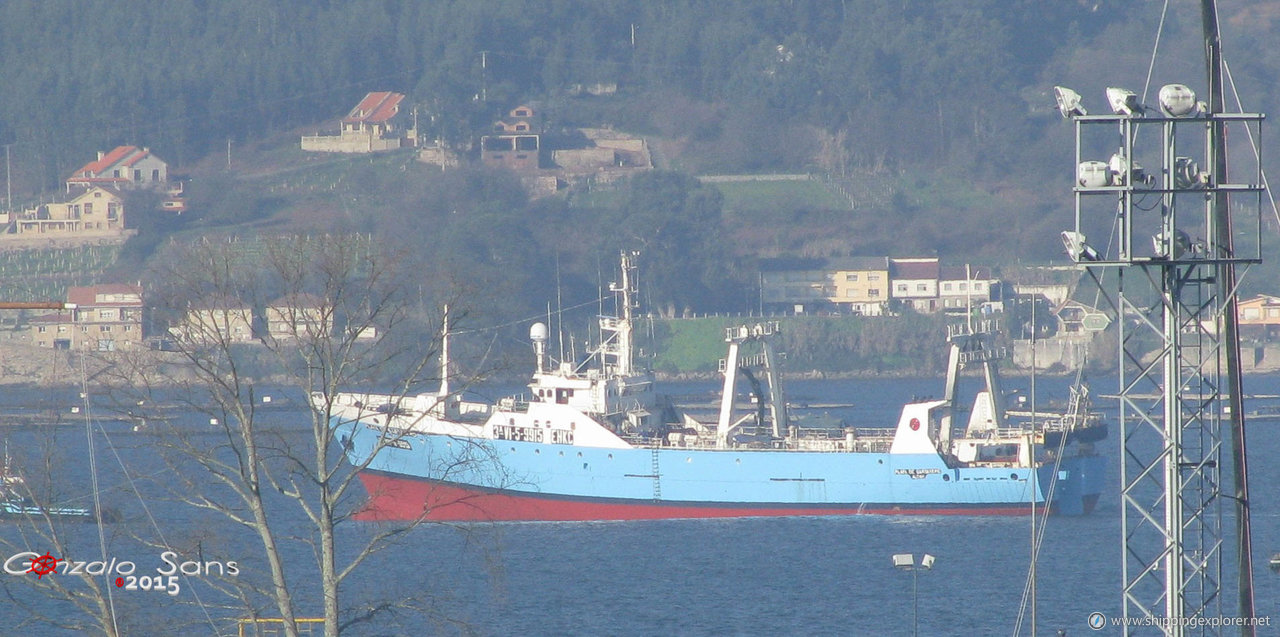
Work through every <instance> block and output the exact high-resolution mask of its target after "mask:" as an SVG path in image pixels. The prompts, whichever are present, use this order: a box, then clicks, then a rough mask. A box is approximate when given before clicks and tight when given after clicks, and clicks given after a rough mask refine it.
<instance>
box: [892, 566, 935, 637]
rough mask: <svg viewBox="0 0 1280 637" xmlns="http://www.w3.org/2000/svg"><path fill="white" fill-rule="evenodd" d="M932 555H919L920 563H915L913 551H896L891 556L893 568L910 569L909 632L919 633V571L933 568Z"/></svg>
mask: <svg viewBox="0 0 1280 637" xmlns="http://www.w3.org/2000/svg"><path fill="white" fill-rule="evenodd" d="M933 561H934V557H933V556H932V555H929V554H928V553H925V554H924V555H922V556H921V557H920V564H919V565H916V556H915V554H914V553H897V554H895V555H894V556H893V565H894V567H895V568H897V569H899V570H903V571H911V634H912V635H919V634H920V593H919V590H920V589H919V585H918V583H919V577H920V576H919V572H920V571H927V570H929V569H932V568H933Z"/></svg>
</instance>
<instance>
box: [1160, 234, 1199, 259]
mask: <svg viewBox="0 0 1280 637" xmlns="http://www.w3.org/2000/svg"><path fill="white" fill-rule="evenodd" d="M1166 243H1168V244H1170V245H1166ZM1151 245H1152V247H1153V248H1155V251H1156V257H1158V258H1161V259H1169V258H1173V259H1181V258H1182V257H1184V256H1186V255H1187V254H1189V253H1194V249H1193V247H1192V245H1191V237H1190V236H1189V235H1187V233H1186V232H1183V231H1182V230H1177V231H1175V232H1174V234H1173V241H1171V242H1170V241H1166V240H1165V233H1164V231H1160V232H1159V233H1157V234H1156V235H1155V236H1153V237H1151Z"/></svg>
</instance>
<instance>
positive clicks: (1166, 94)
mask: <svg viewBox="0 0 1280 637" xmlns="http://www.w3.org/2000/svg"><path fill="white" fill-rule="evenodd" d="M1160 110H1161V111H1163V112H1164V114H1165V115H1168V116H1169V117H1186V116H1187V115H1192V114H1195V113H1197V111H1199V110H1200V109H1199V105H1198V104H1196V92H1195V91H1193V90H1191V89H1190V88H1187V85H1185V84H1165V85H1164V86H1162V87H1160Z"/></svg>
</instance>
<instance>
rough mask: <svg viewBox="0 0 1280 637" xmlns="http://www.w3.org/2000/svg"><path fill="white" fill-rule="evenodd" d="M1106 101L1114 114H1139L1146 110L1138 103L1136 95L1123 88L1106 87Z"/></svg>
mask: <svg viewBox="0 0 1280 637" xmlns="http://www.w3.org/2000/svg"><path fill="white" fill-rule="evenodd" d="M1107 102H1109V103H1110V104H1111V112H1113V113H1115V114H1116V115H1141V114H1142V112H1143V111H1144V110H1146V109H1144V108H1143V107H1142V104H1139V103H1138V95H1137V94H1136V93H1134V92H1133V91H1130V90H1129V89H1125V88H1116V87H1108V88H1107Z"/></svg>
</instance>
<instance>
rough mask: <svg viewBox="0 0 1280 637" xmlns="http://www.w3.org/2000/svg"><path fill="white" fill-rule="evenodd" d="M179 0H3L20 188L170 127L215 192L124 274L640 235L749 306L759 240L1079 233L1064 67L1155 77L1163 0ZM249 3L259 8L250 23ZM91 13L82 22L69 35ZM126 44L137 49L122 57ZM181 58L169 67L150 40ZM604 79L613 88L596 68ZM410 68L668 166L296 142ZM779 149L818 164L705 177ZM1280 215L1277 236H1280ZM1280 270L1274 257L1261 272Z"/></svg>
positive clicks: (426, 114) (677, 304)
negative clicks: (455, 160) (254, 254)
mask: <svg viewBox="0 0 1280 637" xmlns="http://www.w3.org/2000/svg"><path fill="white" fill-rule="evenodd" d="M1220 4H1221V12H1222V14H1223V24H1224V29H1225V34H1224V35H1225V38H1226V41H1227V47H1226V51H1227V55H1228V58H1229V59H1234V58H1232V57H1231V56H1232V54H1233V52H1235V51H1242V52H1244V51H1251V50H1258V51H1265V50H1269V49H1268V48H1267V47H1263V46H1259V44H1261V43H1263V42H1266V41H1268V40H1267V38H1268V37H1269V33H1270V31H1269V29H1268V27H1269V25H1271V24H1273V23H1274V20H1275V19H1276V16H1277V15H1280V2H1250V3H1246V2H1243V1H1242V0H1224V1H1223V2H1221V3H1220ZM168 8H169V9H170V10H167V11H165V12H161V13H157V14H154V15H150V16H149V17H148V19H146V20H135V19H132V17H131V16H129V17H126V16H125V15H123V14H122V13H121V12H119V11H118V10H117V9H116V7H115V5H113V4H112V3H106V2H102V1H97V0H88V1H86V2H82V3H77V5H76V7H75V10H74V11H73V10H71V9H69V8H68V7H66V6H65V5H61V4H58V3H27V2H19V3H6V4H5V5H3V6H2V7H0V59H3V60H5V61H6V62H8V64H7V65H6V68H10V69H12V70H13V72H12V73H7V74H5V75H4V76H3V77H0V88H3V89H4V90H0V141H6V142H7V143H8V145H9V148H10V150H11V151H12V155H13V171H12V173H13V174H12V177H13V184H14V192H15V200H16V201H17V202H22V201H32V200H36V199H39V198H41V197H46V196H48V195H49V193H51V192H53V191H56V190H57V189H58V188H59V184H60V180H61V179H63V178H64V177H65V175H66V174H67V172H68V171H69V170H71V169H72V168H73V167H75V166H77V165H79V164H80V163H82V162H83V160H84V158H85V157H88V156H92V153H94V152H96V151H98V150H102V149H103V148H108V147H110V146H112V145H114V144H119V143H136V144H145V145H147V146H149V147H150V148H152V149H153V150H154V151H155V152H156V153H157V154H159V155H160V156H162V157H164V158H166V159H167V160H168V161H170V162H171V164H172V166H171V169H172V171H173V172H174V173H175V174H179V175H184V176H186V177H188V178H189V183H188V190H189V199H190V202H191V210H192V212H191V213H190V214H188V215H183V217H182V218H173V217H164V216H155V215H136V216H134V217H133V221H132V222H131V223H132V224H136V227H137V229H139V230H140V233H139V235H138V236H137V237H136V238H135V239H133V240H131V241H130V243H129V244H128V245H126V246H125V249H124V250H123V252H122V253H121V257H120V262H119V263H118V264H117V265H116V267H115V268H114V269H112V270H109V271H106V272H105V273H104V274H103V275H102V276H105V277H117V278H120V277H123V278H127V279H134V278H140V276H139V274H140V273H142V272H144V270H145V265H146V262H147V259H148V258H149V256H150V255H151V254H152V253H153V252H154V250H155V249H156V248H157V246H159V245H161V244H162V243H163V242H164V241H167V240H169V239H178V240H184V239H188V238H191V237H195V236H200V235H203V234H209V233H213V234H237V235H252V234H255V233H275V232H304V233H320V232H351V231H355V232H365V233H369V234H371V235H374V236H377V237H378V238H379V240H381V241H383V242H385V244H386V245H387V246H388V247H389V249H395V250H400V251H402V252H403V253H404V255H405V258H409V259H415V260H418V261H420V262H421V268H422V270H421V271H423V272H424V273H426V272H429V273H432V274H431V275H430V276H427V277H424V292H426V293H431V292H432V290H439V289H443V288H450V287H452V288H459V289H466V290H469V291H470V292H471V295H472V298H476V299H477V303H478V304H479V305H481V306H483V307H485V308H487V309H489V310H492V311H495V312H497V313H498V314H499V315H501V316H513V315H527V314H528V313H530V312H534V311H538V310H539V309H541V310H545V302H546V299H548V298H552V297H553V296H555V295H556V293H557V290H559V291H560V294H562V296H564V297H565V298H574V299H590V298H594V297H595V296H596V290H598V289H599V288H600V286H601V284H602V283H606V282H607V277H608V275H607V272H608V271H609V268H608V267H607V264H608V263H609V262H610V261H611V260H612V257H611V256H610V255H612V254H613V253H614V252H615V251H616V250H618V249H620V248H624V247H627V248H640V249H642V250H644V251H646V253H647V256H646V262H647V264H648V265H647V266H646V267H648V268H650V271H649V272H647V274H646V276H647V280H646V283H647V284H648V287H647V289H649V290H651V292H650V294H651V296H650V298H648V299H646V303H647V304H648V306H649V307H651V308H653V309H654V311H657V312H660V313H663V314H667V315H674V314H680V313H683V312H684V311H686V310H693V311H702V312H705V311H741V310H744V309H748V308H750V307H751V303H752V300H753V299H754V298H755V296H756V295H755V292H754V286H755V285H756V283H755V280H756V274H755V272H756V269H755V268H756V266H755V262H756V260H757V259H759V258H765V257H773V256H843V255H895V256H907V255H933V254H937V255H939V256H942V257H944V258H945V259H948V260H951V261H953V262H968V263H975V264H977V263H981V264H988V265H996V266H1001V265H1011V264H1017V263H1019V262H1043V261H1046V260H1051V259H1058V258H1060V252H1061V247H1060V245H1059V240H1058V236H1057V235H1058V232H1059V231H1060V230H1061V229H1062V228H1063V227H1064V224H1066V223H1067V219H1069V215H1070V211H1069V209H1068V207H1069V202H1070V198H1069V194H1068V189H1069V187H1070V180H1071V174H1072V172H1073V171H1072V167H1071V162H1072V161H1073V159H1072V157H1071V156H1070V155H1071V141H1070V135H1071V131H1070V127H1069V126H1068V125H1066V124H1064V123H1063V121H1062V120H1061V119H1060V118H1059V117H1058V115H1057V114H1056V113H1055V112H1054V110H1053V107H1052V98H1051V96H1050V91H1049V89H1050V87H1051V86H1053V85H1054V84H1059V83H1060V84H1064V85H1069V86H1072V87H1075V88H1076V89H1077V90H1079V91H1080V92H1081V93H1082V94H1084V95H1086V99H1087V100H1088V102H1089V103H1090V105H1091V106H1094V107H1100V106H1101V105H1100V102H1101V94H1102V89H1103V87H1105V86H1109V85H1123V86H1131V87H1134V88H1139V87H1141V86H1143V85H1144V84H1145V82H1146V73H1147V70H1148V68H1149V62H1150V61H1151V60H1150V57H1151V45H1152V43H1153V42H1154V39H1155V36H1156V25H1157V24H1159V23H1160V10H1161V8H1162V4H1161V3H1158V2H1140V3H1133V2H1075V3H1072V2H1066V3H1052V4H1050V5H1045V4H1044V3H1040V2H1025V1H1021V0H982V1H979V2H966V3H909V4H907V5H904V7H894V8H891V7H887V6H885V5H884V4H883V3H879V2H874V1H872V0H860V1H853V0H851V1H849V2H842V3H829V2H820V1H813V2H793V3H776V2H748V3H743V4H741V5H740V7H739V10H737V11H732V12H725V11H723V10H722V5H721V4H720V3H716V2H710V1H697V2H690V3H681V4H673V3H641V2H630V1H625V0H618V1H614V2H601V3H575V2H569V3H558V4H548V3H541V2H512V3H502V4H498V3H473V2H463V1H461V0H458V1H451V2H440V3H430V4H425V5H424V4H421V3H413V2H407V1H392V2H372V1H368V2H354V3H344V4H342V5H341V6H333V7H329V6H324V5H314V4H312V3H305V2H301V1H294V0H286V1H282V2H277V3H271V4H269V5H265V6H263V5H261V4H260V3H247V2H242V1H240V0H230V1H228V2H222V3H216V4H212V5H211V4H206V3H196V2H179V3H175V4H171V5H168ZM899 9H901V10H899ZM246 24H247V25H252V26H253V27H254V28H251V29H249V28H233V25H246ZM1197 28H1198V17H1197V15H1196V6H1195V3H1192V2H1174V3H1172V5H1171V9H1170V14H1169V16H1168V19H1167V20H1166V23H1165V28H1164V31H1163V32H1162V33H1161V34H1160V35H1161V38H1162V41H1163V42H1164V43H1165V44H1164V46H1163V48H1162V49H1161V51H1160V56H1158V57H1157V58H1156V62H1157V63H1156V64H1155V65H1154V67H1151V69H1152V78H1151V82H1152V85H1153V86H1159V85H1160V84H1161V83H1163V82H1169V81H1184V82H1187V83H1189V84H1191V85H1192V86H1193V87H1196V86H1199V85H1200V84H1202V83H1203V82H1202V81H1200V80H1198V79H1197V78H1199V76H1200V75H1202V74H1203V71H1202V63H1201V62H1200V60H1199V50H1198V47H1190V48H1188V47H1185V46H1181V45H1179V44H1177V43H1185V42H1195V41H1198V34H1197V33H1196V32H1195V30H1196V29H1197ZM71 30H74V31H75V32H76V33H77V34H78V37H77V38H76V39H75V46H71V47H63V46H56V45H52V44H51V43H54V42H60V41H63V38H61V36H60V34H64V33H66V32H68V31H71ZM215 42H216V43H217V45H216V46H215V45H213V43H215ZM105 59H113V60H119V61H120V62H119V65H120V68H115V69H113V72H111V73H102V72H99V70H100V69H101V64H102V63H101V61H102V60H105ZM157 59H163V60H165V61H166V63H165V64H149V63H147V62H146V61H147V60H157ZM357 59H359V60H374V61H376V62H375V63H373V64H355V63H354V62H353V61H354V60H357ZM1232 68H1233V72H1234V75H1233V78H1234V80H1235V83H1236V85H1237V86H1239V87H1241V90H1242V91H1243V92H1244V93H1243V94H1242V95H1241V96H1240V97H1241V99H1242V101H1243V103H1244V104H1245V105H1246V107H1249V108H1254V107H1255V105H1256V108H1257V109H1258V110H1266V106H1267V105H1268V104H1269V103H1275V91H1277V90H1280V85H1276V84H1275V83H1274V82H1271V81H1270V79H1271V78H1274V77H1275V76H1277V75H1278V74H1280V59H1275V58H1274V56H1272V57H1268V56H1266V55H1261V56H1257V57H1255V58H1252V59H1248V60H1240V61H1239V62H1237V63H1236V64H1234V65H1233V67H1232ZM1098 69H1105V72H1101V73H1100V72H1099V71H1098ZM593 82H594V83H600V84H606V85H610V86H616V89H617V90H616V93H606V94H603V95H594V96H593V95H586V94H583V93H581V92H578V91H575V89H574V87H580V86H582V85H584V84H585V83H593ZM387 89H390V90H398V91H403V92H405V93H406V94H407V95H408V98H407V103H406V104H407V105H411V107H412V108H413V109H414V110H415V113H416V115H417V117H418V121H420V122H421V123H422V124H421V131H420V132H421V133H422V135H423V137H425V138H427V139H440V140H443V141H444V142H445V143H447V144H449V145H451V146H452V147H453V148H456V149H457V150H458V151H459V153H460V154H461V155H462V156H463V158H464V160H469V161H471V162H473V161H474V159H475V155H476V152H477V151H476V148H475V143H476V139H477V135H478V134H479V132H481V131H484V130H486V128H487V127H488V126H491V124H492V122H493V121H494V118H495V117H497V116H499V115H500V114H501V113H503V112H504V111H505V109H507V108H510V107H511V106H512V105H513V104H515V103H517V102H526V101H528V102H532V103H536V104H539V105H540V106H539V107H540V109H541V110H542V111H543V112H544V113H546V114H547V118H546V120H547V126H548V130H549V131H550V132H552V133H555V134H557V135H569V134H571V132H572V131H573V130H574V129H575V127H579V126H601V127H604V126H607V127H613V128H616V129H617V130H624V131H628V132H629V133H632V134H635V135H640V136H643V137H644V138H645V139H646V140H648V141H649V142H650V144H651V146H652V147H653V148H654V149H655V158H656V161H657V164H658V167H659V168H661V169H664V170H662V171H658V172H654V173H652V174H650V175H646V176H643V177H642V178H639V179H637V180H635V181H634V182H633V183H623V184H618V185H616V186H613V187H612V188H605V189H603V190H601V189H593V190H592V191H590V192H569V193H566V194H565V195H563V196H559V197H550V198H542V199H531V198H530V197H529V196H528V195H527V194H526V193H525V192H524V190H523V189H522V188H521V187H520V185H519V182H518V180H517V179H516V178H515V177H514V176H512V175H511V174H509V173H504V172H502V171H496V170H490V169H483V168H478V167H475V166H474V165H464V167H463V168H460V169H457V170H450V171H445V172H443V173H441V172H440V171H438V170H437V169H433V168H431V167H429V166H426V165H423V164H419V163H417V162H415V161H413V159H412V157H411V155H410V154H409V153H407V152H401V153H390V154H385V155H377V156H360V157H345V156H343V157H335V156H331V155H323V154H308V153H303V152H302V151H301V150H300V149H299V148H298V139H299V137H300V136H301V135H303V134H312V133H314V132H315V131H317V130H332V128H333V127H334V126H335V125H334V123H333V121H334V118H335V117H338V116H340V115H341V114H342V113H344V112H345V111H346V109H348V108H350V106H351V104H353V103H355V101H356V100H357V99H358V98H359V96H360V95H363V94H364V92H365V91H368V90H387ZM31 95H41V96H43V97H44V101H43V102H42V108H40V109H31V108H28V105H29V100H28V99H27V97H28V96H31ZM408 108H409V106H406V110H408ZM467 163H468V161H464V164H467ZM668 171H669V172H668ZM771 172H781V173H798V174H808V175H813V176H814V177H815V181H812V182H804V183H769V184H762V183H754V182H743V183H737V182H734V183H715V184H699V183H698V182H696V181H694V180H692V179H691V178H690V176H691V175H706V174H743V173H771ZM1269 223H1270V221H1269ZM1269 230H1271V232H1269V233H1268V239H1267V240H1268V241H1269V242H1280V241H1277V239H1276V238H1275V232H1274V230H1275V228H1269ZM1274 273H1275V269H1274V268H1273V267H1272V266H1266V268H1265V269H1255V271H1254V272H1253V273H1251V274H1250V276H1248V277H1246V278H1245V283H1244V285H1245V291H1246V292H1250V291H1253V290H1254V289H1260V288H1261V287H1263V286H1265V285H1266V282H1267V281H1268V280H1270V279H1273V278H1274V277H1273V276H1272V275H1273V274H1274Z"/></svg>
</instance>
